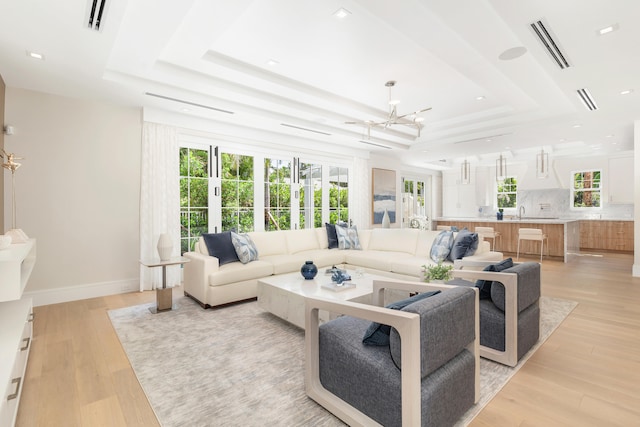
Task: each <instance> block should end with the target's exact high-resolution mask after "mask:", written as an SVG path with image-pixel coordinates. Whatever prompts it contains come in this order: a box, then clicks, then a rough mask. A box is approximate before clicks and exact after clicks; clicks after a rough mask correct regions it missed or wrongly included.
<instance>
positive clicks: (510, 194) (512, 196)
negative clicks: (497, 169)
mask: <svg viewBox="0 0 640 427" xmlns="http://www.w3.org/2000/svg"><path fill="white" fill-rule="evenodd" d="M517 192H518V179H517V178H516V177H508V178H505V179H504V180H503V181H500V182H498V208H515V207H517V206H518V200H517V194H518V193H517Z"/></svg>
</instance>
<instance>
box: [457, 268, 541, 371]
mask: <svg viewBox="0 0 640 427" xmlns="http://www.w3.org/2000/svg"><path fill="white" fill-rule="evenodd" d="M488 264H491V263H490V262H478V261H475V262H467V263H465V264H459V265H458V268H463V269H462V270H453V272H452V273H453V276H454V277H455V278H457V279H455V280H452V281H449V282H447V284H449V285H463V286H470V287H473V286H475V282H470V281H469V280H485V281H492V285H491V292H490V293H491V296H490V298H487V299H480V356H482V357H484V358H487V359H491V360H494V361H496V362H499V363H502V364H505V365H509V366H515V365H516V364H517V363H518V361H519V360H520V359H521V358H522V356H524V355H525V354H526V353H527V351H529V349H531V347H533V345H534V344H535V343H536V342H538V339H539V337H540V305H539V300H540V264H538V263H537V262H523V263H514V266H513V267H510V268H507V269H505V270H503V271H501V272H490V271H478V270H474V268H475V269H478V268H483V267H486V266H487V265H488ZM459 279H466V280H459Z"/></svg>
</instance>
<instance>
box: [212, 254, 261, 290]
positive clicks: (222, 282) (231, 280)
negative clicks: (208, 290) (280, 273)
mask: <svg viewBox="0 0 640 427" xmlns="http://www.w3.org/2000/svg"><path fill="white" fill-rule="evenodd" d="M272 274H273V265H271V264H270V263H268V262H266V261H262V260H257V261H253V262H250V263H249V264H242V263H240V262H232V263H230V264H226V265H222V266H220V269H219V270H218V271H216V274H210V275H209V278H208V282H209V286H227V285H230V284H232V286H235V284H236V283H237V282H244V281H247V280H256V281H257V280H258V279H262V278H263V277H268V276H271V275H272Z"/></svg>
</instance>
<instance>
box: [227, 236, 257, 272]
mask: <svg viewBox="0 0 640 427" xmlns="http://www.w3.org/2000/svg"><path fill="white" fill-rule="evenodd" d="M231 243H233V247H234V249H235V250H236V254H237V255H238V259H239V260H240V262H241V263H243V264H247V263H249V262H251V261H255V260H257V259H258V248H256V245H255V244H254V243H253V240H251V237H249V235H248V234H238V233H234V232H233V231H232V232H231Z"/></svg>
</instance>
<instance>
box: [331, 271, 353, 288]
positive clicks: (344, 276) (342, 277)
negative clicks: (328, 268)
mask: <svg viewBox="0 0 640 427" xmlns="http://www.w3.org/2000/svg"><path fill="white" fill-rule="evenodd" d="M349 280H351V276H350V275H349V274H348V273H347V272H346V271H343V270H337V271H335V272H334V273H333V274H332V275H331V281H332V282H335V283H337V284H338V286H339V285H342V284H343V283H344V282H347V281H349Z"/></svg>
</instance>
